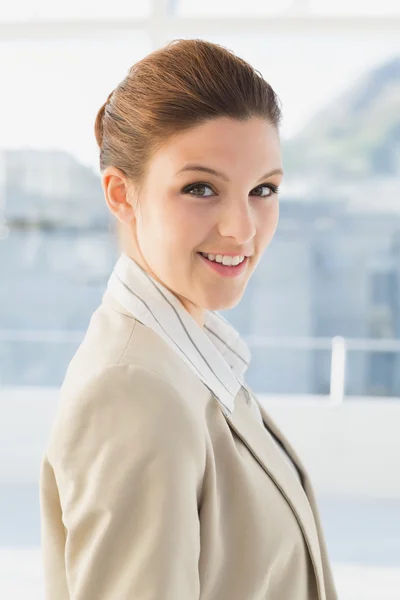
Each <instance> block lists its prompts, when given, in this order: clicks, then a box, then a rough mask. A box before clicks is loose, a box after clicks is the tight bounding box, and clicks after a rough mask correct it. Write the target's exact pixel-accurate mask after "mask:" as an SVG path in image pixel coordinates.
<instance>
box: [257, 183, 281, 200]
mask: <svg viewBox="0 0 400 600" xmlns="http://www.w3.org/2000/svg"><path fill="white" fill-rule="evenodd" d="M260 188H261V189H262V188H266V189H267V190H269V191H268V192H267V193H266V194H262V195H261V196H260V198H269V197H270V196H273V195H274V194H278V193H279V187H278V186H277V185H274V184H273V183H262V184H261V185H258V186H257V187H256V188H254V189H255V190H259V189H260ZM253 191H254V190H253ZM256 196H257V194H256Z"/></svg>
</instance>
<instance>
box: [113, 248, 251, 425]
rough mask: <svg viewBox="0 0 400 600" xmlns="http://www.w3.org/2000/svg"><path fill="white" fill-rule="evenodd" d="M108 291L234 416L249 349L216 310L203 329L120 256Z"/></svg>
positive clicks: (162, 288) (169, 294)
mask: <svg viewBox="0 0 400 600" xmlns="http://www.w3.org/2000/svg"><path fill="white" fill-rule="evenodd" d="M107 290H108V291H109V292H110V293H111V294H112V295H113V297H114V298H115V299H116V300H117V302H119V303H120V304H121V305H122V306H123V307H124V308H125V309H126V310H127V311H128V312H130V313H131V314H132V315H133V316H134V317H135V318H136V319H137V320H138V321H140V322H141V323H143V324H144V325H146V326H148V327H150V328H151V329H152V330H153V331H155V332H156V333H157V334H158V335H160V336H161V337H162V338H163V339H164V340H165V341H166V342H167V343H168V344H169V346H171V347H172V348H173V350H174V351H175V352H177V353H178V354H179V355H180V356H181V358H182V359H183V360H184V361H185V362H186V363H187V365H188V366H189V367H190V368H191V369H192V370H193V371H194V372H195V373H196V375H197V376H198V377H199V378H200V379H201V380H202V381H203V383H205V385H206V386H207V387H208V388H209V389H210V390H211V392H212V393H213V394H214V395H215V396H216V398H217V400H218V401H219V402H220V404H221V408H222V409H223V412H224V413H227V414H231V413H232V411H233V406H234V399H235V396H236V394H237V393H238V391H239V389H240V387H241V385H242V382H243V377H244V373H245V371H246V370H247V367H248V365H249V362H250V356H251V355H250V350H249V348H248V346H247V344H246V343H245V342H244V340H243V339H242V338H241V337H240V335H239V333H238V332H237V331H236V330H235V329H234V328H233V327H232V325H230V324H229V323H228V321H226V319H224V317H222V315H220V314H219V313H218V312H216V311H207V312H206V315H205V319H204V328H200V327H199V325H198V324H197V323H196V321H195V320H194V319H193V317H192V316H191V315H190V314H189V312H188V311H187V310H186V309H185V308H184V306H183V305H182V304H181V302H180V301H179V300H178V298H177V297H176V296H175V295H174V294H173V293H172V292H170V291H169V290H168V289H167V288H166V287H165V286H163V285H162V284H161V283H159V282H158V281H156V280H155V279H154V278H153V277H151V276H150V275H149V274H148V273H147V272H146V271H144V269H142V268H141V267H140V266H139V265H138V264H137V263H136V262H135V261H134V260H133V259H132V258H130V257H129V256H128V255H127V254H125V253H121V255H120V256H119V258H118V260H117V262H116V264H115V266H114V269H113V272H112V273H111V276H110V278H109V280H108V283H107Z"/></svg>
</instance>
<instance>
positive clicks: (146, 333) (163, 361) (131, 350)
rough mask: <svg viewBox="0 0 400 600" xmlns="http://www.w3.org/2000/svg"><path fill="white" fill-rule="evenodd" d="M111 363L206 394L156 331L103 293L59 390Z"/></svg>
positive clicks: (78, 384)
mask: <svg viewBox="0 0 400 600" xmlns="http://www.w3.org/2000/svg"><path fill="white" fill-rule="evenodd" d="M111 365H120V366H122V365H136V366H137V367H142V368H143V369H145V370H147V371H148V372H153V373H154V375H155V376H158V377H160V378H161V379H163V380H165V382H169V384H170V385H172V386H173V387H174V386H176V385H178V383H177V382H179V389H181V390H182V389H185V388H187V389H189V391H190V395H193V393H197V394H200V395H205V396H207V397H208V395H209V392H208V390H207V388H206V387H205V386H204V384H203V383H202V382H201V381H200V380H199V378H198V377H197V375H196V374H195V373H193V371H192V370H191V369H190V368H189V367H188V365H187V364H186V363H185V362H184V361H183V360H182V358H181V357H180V356H179V355H178V354H177V353H176V352H175V350H174V349H173V348H171V347H170V346H169V344H167V343H166V342H165V341H164V340H163V339H162V338H161V337H160V336H159V335H158V334H157V333H156V332H154V331H153V330H152V329H151V328H150V327H147V326H146V325H144V324H143V323H141V322H140V321H138V320H137V319H136V318H135V317H133V316H132V315H131V314H130V313H128V312H127V311H126V310H125V309H124V308H123V307H122V306H121V305H120V304H119V303H118V302H117V301H116V300H114V298H113V297H112V296H111V295H110V294H109V293H108V292H106V293H105V294H104V296H103V298H102V303H101V304H100V305H99V307H98V308H97V309H96V310H95V311H94V313H93V314H92V316H91V318H90V322H89V326H88V328H87V330H86V332H85V335H84V338H83V340H82V342H81V344H80V345H79V347H78V348H77V350H76V352H75V354H74V355H73V357H72V359H71V361H70V363H69V365H68V367H67V371H66V374H65V377H64V381H63V383H62V389H63V390H64V389H65V388H69V389H72V390H73V391H75V390H76V389H77V388H81V387H82V385H84V384H85V382H86V381H88V380H89V379H91V378H92V377H93V376H94V375H95V374H96V373H98V372H100V371H101V370H102V369H104V368H106V367H107V366H111Z"/></svg>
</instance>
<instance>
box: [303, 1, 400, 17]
mask: <svg viewBox="0 0 400 600" xmlns="http://www.w3.org/2000/svg"><path fill="white" fill-rule="evenodd" d="M308 4H309V7H310V12H311V13H312V14H316V15H335V16H354V15H357V16H360V17H363V16H369V15H371V16H389V15H400V4H399V2H398V0H379V1H377V0H364V1H360V0H308Z"/></svg>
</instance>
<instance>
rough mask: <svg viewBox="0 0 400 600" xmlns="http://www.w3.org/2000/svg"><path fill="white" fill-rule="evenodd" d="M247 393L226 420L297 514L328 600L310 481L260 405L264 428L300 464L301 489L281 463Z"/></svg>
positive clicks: (239, 396) (321, 594)
mask: <svg viewBox="0 0 400 600" xmlns="http://www.w3.org/2000/svg"><path fill="white" fill-rule="evenodd" d="M244 394H245V392H244V389H243V388H241V390H240V391H239V392H238V394H237V396H236V399H235V408H234V411H233V412H232V414H231V415H228V416H227V417H226V419H227V421H228V423H229V424H230V426H231V427H232V429H233V430H234V431H235V432H236V433H237V435H238V436H239V437H240V438H241V439H242V441H243V442H244V444H245V445H246V446H247V448H248V449H249V450H250V452H251V453H252V454H253V456H254V457H255V458H256V460H257V461H258V462H259V464H260V465H261V466H262V467H263V469H264V470H265V471H266V473H267V474H268V475H269V477H271V479H272V480H273V481H274V483H275V485H276V486H277V487H278V488H279V490H280V491H281V493H282V495H283V496H284V497H285V499H286V501H287V502H288V504H289V506H290V507H291V509H292V511H293V513H294V514H295V516H296V518H297V521H298V523H299V525H300V527H301V529H302V532H303V535H304V538H305V541H306V543H307V546H308V549H309V552H310V557H311V561H312V564H313V567H314V572H315V576H316V580H317V584H318V591H319V598H320V600H325V593H324V592H323V590H324V575H323V568H322V562H321V553H320V545H319V538H318V529H317V525H316V522H315V519H314V514H313V509H312V506H311V505H310V501H309V498H308V495H307V489H308V487H309V481H308V478H307V475H306V473H305V469H304V467H303V465H302V464H301V462H300V459H299V458H298V457H297V455H296V453H295V452H294V450H293V449H292V448H291V447H290V445H289V442H288V441H287V440H286V439H285V438H284V436H283V434H282V433H281V432H280V431H279V430H278V428H277V427H276V425H275V424H274V423H273V422H272V421H271V419H270V417H269V416H268V415H267V413H266V411H265V409H264V407H263V406H262V405H261V404H260V403H259V402H257V403H258V405H259V407H260V411H261V414H262V417H263V421H264V425H265V426H266V427H267V428H268V429H269V430H270V431H272V433H273V434H274V435H275V436H276V438H277V439H278V440H280V441H281V443H282V445H283V446H284V448H285V449H286V451H287V453H288V454H289V456H290V457H291V458H292V460H293V462H294V463H295V464H296V465H297V467H298V470H299V472H300V475H301V478H302V482H303V486H304V487H302V486H301V485H300V483H299V480H298V479H297V477H296V475H295V473H294V472H293V470H292V468H291V466H290V465H288V464H287V463H286V461H284V460H282V456H281V455H280V453H281V450H280V449H279V448H278V447H277V445H276V442H275V441H274V440H273V439H271V437H270V435H268V434H267V432H266V431H264V429H263V428H262V427H261V426H260V424H259V423H258V422H257V421H256V419H255V418H254V415H252V413H251V410H250V407H249V406H248V404H247V403H246V400H245V397H244ZM312 499H313V498H312Z"/></svg>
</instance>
